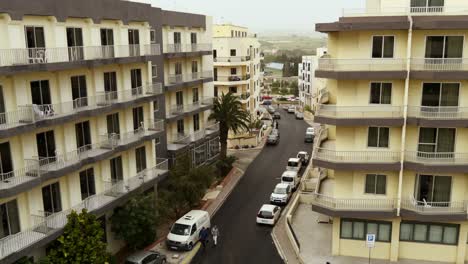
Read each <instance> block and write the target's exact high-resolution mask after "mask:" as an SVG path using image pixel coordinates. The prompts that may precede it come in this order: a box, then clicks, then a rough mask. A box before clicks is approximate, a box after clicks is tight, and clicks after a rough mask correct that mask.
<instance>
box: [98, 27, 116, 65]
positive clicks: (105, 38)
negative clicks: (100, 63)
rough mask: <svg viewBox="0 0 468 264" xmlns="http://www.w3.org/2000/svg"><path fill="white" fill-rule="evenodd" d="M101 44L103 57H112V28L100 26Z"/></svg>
mask: <svg viewBox="0 0 468 264" xmlns="http://www.w3.org/2000/svg"><path fill="white" fill-rule="evenodd" d="M101 46H102V55H103V57H105V58H113V57H114V31H113V30H112V29H110V28H101Z"/></svg>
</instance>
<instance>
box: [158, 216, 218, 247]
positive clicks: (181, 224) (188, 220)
mask: <svg viewBox="0 0 468 264" xmlns="http://www.w3.org/2000/svg"><path fill="white" fill-rule="evenodd" d="M210 226H211V224H210V215H209V214H208V212H207V211H202V210H192V211H190V212H188V213H186V214H185V215H184V216H182V217H181V218H180V219H179V220H177V221H176V222H175V223H174V225H172V228H171V231H170V232H169V234H167V239H166V245H167V247H168V248H169V249H175V250H188V251H190V250H192V248H193V246H195V244H197V242H198V238H199V236H198V235H199V233H200V230H201V229H202V227H205V228H210Z"/></svg>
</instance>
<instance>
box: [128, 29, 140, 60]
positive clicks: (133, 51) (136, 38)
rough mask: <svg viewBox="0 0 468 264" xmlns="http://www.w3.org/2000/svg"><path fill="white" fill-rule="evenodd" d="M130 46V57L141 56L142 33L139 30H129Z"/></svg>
mask: <svg viewBox="0 0 468 264" xmlns="http://www.w3.org/2000/svg"><path fill="white" fill-rule="evenodd" d="M128 44H129V45H130V47H129V48H130V56H131V57H135V56H140V32H139V31H138V29H129V30H128Z"/></svg>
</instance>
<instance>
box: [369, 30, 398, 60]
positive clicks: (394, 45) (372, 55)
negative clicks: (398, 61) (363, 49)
mask: <svg viewBox="0 0 468 264" xmlns="http://www.w3.org/2000/svg"><path fill="white" fill-rule="evenodd" d="M375 37H382V50H381V52H382V56H381V57H374V38H375ZM385 37H393V49H392V57H388V58H387V57H384V50H385ZM396 40H397V38H396V36H395V35H372V37H371V49H370V53H371V54H370V55H371V56H370V57H371V58H372V59H394V58H395V50H396Z"/></svg>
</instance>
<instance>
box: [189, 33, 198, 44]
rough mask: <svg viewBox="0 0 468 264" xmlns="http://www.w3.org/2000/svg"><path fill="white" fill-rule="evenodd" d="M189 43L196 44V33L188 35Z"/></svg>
mask: <svg viewBox="0 0 468 264" xmlns="http://www.w3.org/2000/svg"><path fill="white" fill-rule="evenodd" d="M190 43H191V44H197V33H195V32H192V33H190Z"/></svg>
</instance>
